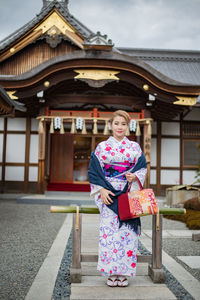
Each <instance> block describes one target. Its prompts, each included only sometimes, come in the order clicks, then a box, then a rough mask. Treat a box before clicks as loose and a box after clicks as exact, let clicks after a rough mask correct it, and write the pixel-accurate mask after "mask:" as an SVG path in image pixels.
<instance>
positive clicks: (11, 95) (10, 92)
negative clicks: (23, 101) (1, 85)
mask: <svg viewBox="0 0 200 300" xmlns="http://www.w3.org/2000/svg"><path fill="white" fill-rule="evenodd" d="M6 93H7V94H8V96H9V97H10V99H12V100H16V99H19V98H18V97H17V96H15V95H14V94H15V93H16V91H6Z"/></svg>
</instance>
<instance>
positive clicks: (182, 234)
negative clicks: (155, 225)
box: [142, 230, 196, 238]
mask: <svg viewBox="0 0 200 300" xmlns="http://www.w3.org/2000/svg"><path fill="white" fill-rule="evenodd" d="M195 232H196V231H195V230H163V233H162V237H163V238H192V234H193V233H195ZM142 233H143V236H144V235H146V236H148V237H149V238H152V230H142Z"/></svg>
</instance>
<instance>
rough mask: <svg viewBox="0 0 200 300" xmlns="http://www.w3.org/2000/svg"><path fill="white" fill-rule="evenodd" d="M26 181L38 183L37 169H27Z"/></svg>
mask: <svg viewBox="0 0 200 300" xmlns="http://www.w3.org/2000/svg"><path fill="white" fill-rule="evenodd" d="M28 181H34V182H35V181H36V182H37V181H38V167H29V178H28Z"/></svg>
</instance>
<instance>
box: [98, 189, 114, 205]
mask: <svg viewBox="0 0 200 300" xmlns="http://www.w3.org/2000/svg"><path fill="white" fill-rule="evenodd" d="M100 194H101V200H102V202H103V203H104V204H106V205H109V204H111V203H113V201H112V199H111V198H110V196H109V195H112V196H115V194H113V193H112V192H111V191H109V190H106V189H105V188H101V189H100Z"/></svg>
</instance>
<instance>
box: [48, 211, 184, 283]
mask: <svg viewBox="0 0 200 300" xmlns="http://www.w3.org/2000/svg"><path fill="white" fill-rule="evenodd" d="M51 212H52V213H73V226H72V230H73V233H72V236H73V242H72V264H71V270H70V278H71V282H74V283H80V282H81V277H82V272H81V262H91V261H97V259H98V257H97V255H93V254H92V255H91V254H87V255H82V254H81V233H82V214H84V213H85V214H99V210H98V208H96V207H79V206H76V207H74V206H51ZM185 212H186V211H185V209H177V208H160V209H159V215H153V216H152V255H138V259H137V261H138V262H148V263H149V266H148V274H149V276H150V277H151V279H152V280H153V282H154V283H163V282H165V280H166V274H165V271H164V270H163V269H162V221H163V216H162V215H163V214H165V215H174V214H185Z"/></svg>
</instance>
